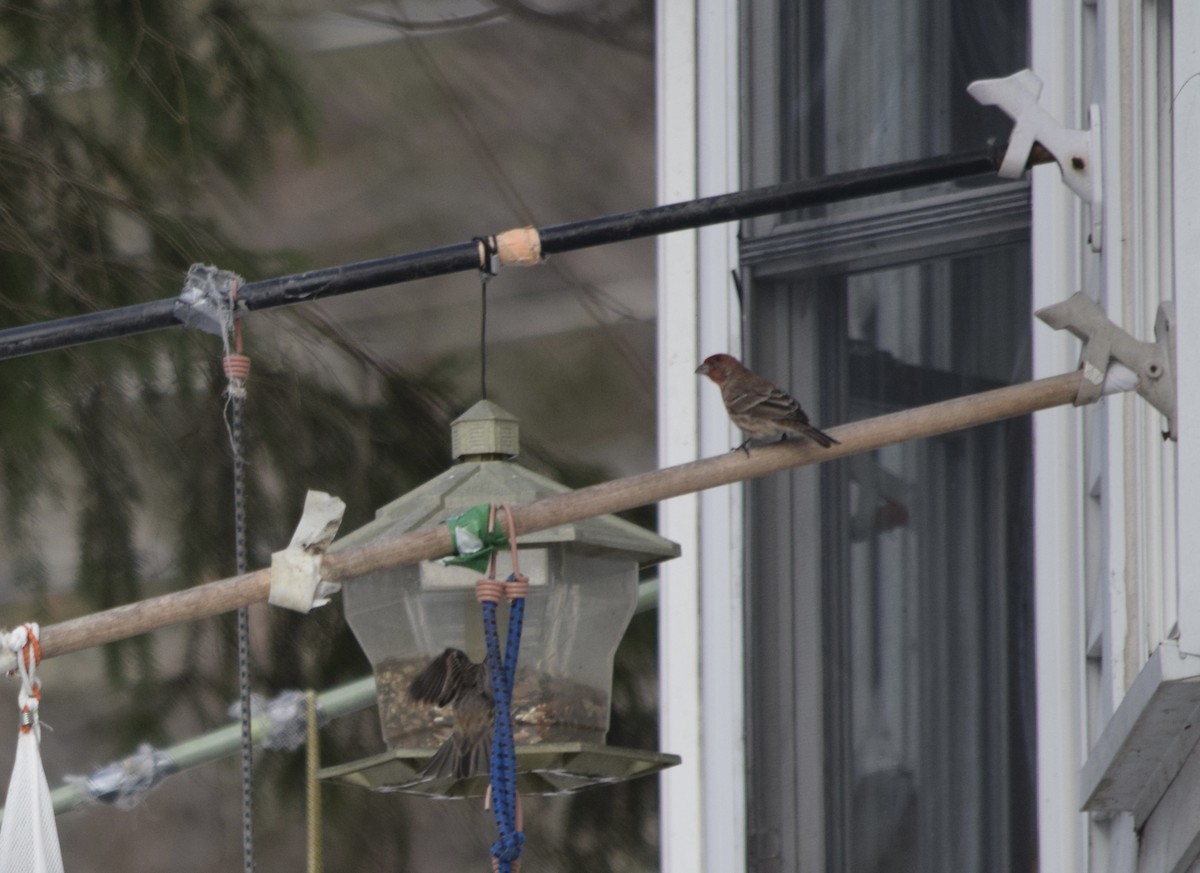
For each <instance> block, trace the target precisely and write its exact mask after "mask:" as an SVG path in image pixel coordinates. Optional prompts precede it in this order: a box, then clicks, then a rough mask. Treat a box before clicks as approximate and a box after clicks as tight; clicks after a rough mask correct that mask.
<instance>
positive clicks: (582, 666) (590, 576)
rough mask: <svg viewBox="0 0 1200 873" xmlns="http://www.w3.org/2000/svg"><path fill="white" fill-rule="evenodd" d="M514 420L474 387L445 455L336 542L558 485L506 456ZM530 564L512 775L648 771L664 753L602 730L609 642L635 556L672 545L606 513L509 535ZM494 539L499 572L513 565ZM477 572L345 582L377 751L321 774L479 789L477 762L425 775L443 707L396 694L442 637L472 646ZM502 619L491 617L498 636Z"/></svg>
mask: <svg viewBox="0 0 1200 873" xmlns="http://www.w3.org/2000/svg"><path fill="white" fill-rule="evenodd" d="M518 449H519V446H518V425H517V420H516V419H515V418H514V417H513V416H512V415H510V414H509V413H507V412H505V411H504V410H502V409H501V408H500V407H498V406H496V405H495V404H494V403H491V402H489V401H486V400H483V401H480V402H479V403H477V404H475V406H473V407H472V408H471V409H469V410H468V411H467V412H466V413H464V414H463V415H462V416H461V417H460V418H458V419H457V420H455V421H454V422H453V423H452V424H451V451H452V455H453V458H454V464H453V465H452V466H451V467H450V468H449V469H448V470H447V471H446V472H444V473H442V474H441V475H440V476H438V477H436V478H434V479H432V480H431V481H429V482H426V483H425V484H424V485H422V486H420V487H418V488H417V489H415V490H413V491H410V492H409V493H408V494H405V495H404V496H402V497H400V498H398V499H396V500H394V501H392V502H391V503H389V504H388V505H387V506H384V507H383V508H382V509H380V510H379V511H378V512H377V513H376V517H375V520H374V521H372V522H371V523H370V524H367V525H366V526H364V527H362V528H360V529H359V530H357V531H355V532H353V533H351V534H349V535H348V536H346V537H345V538H343V539H342V540H341V541H340V542H339V543H337V544H336V545H335V549H336V548H338V547H340V546H343V545H362V544H364V543H368V542H371V541H373V540H376V539H379V538H383V537H393V536H397V535H400V534H404V533H408V532H410V531H414V530H417V529H418V528H424V527H429V526H432V525H437V524H440V523H444V522H445V521H446V520H447V519H449V518H451V517H454V516H458V515H460V514H462V513H463V512H465V511H466V510H468V509H471V508H472V507H475V506H479V505H480V504H500V503H507V504H509V505H511V506H519V505H522V504H526V503H529V502H531V501H534V500H537V499H539V498H542V497H548V496H551V495H555V494H562V493H565V492H567V491H569V490H570V489H568V488H566V487H565V486H563V485H560V484H559V483H557V482H555V481H553V480H552V479H549V478H547V477H545V476H541V475H538V474H537V473H534V472H533V471H531V470H529V469H527V468H525V467H523V466H521V465H520V464H518V463H515V462H514V460H513V459H514V458H515V457H516V456H517V453H518ZM517 543H518V546H519V549H520V564H521V571H522V572H523V573H524V574H525V575H527V576H528V577H529V580H530V588H529V594H528V596H527V598H526V601H525V622H524V631H523V635H522V639H521V652H520V659H519V661H518V667H517V673H516V679H515V683H514V688H513V706H512V716H513V735H514V741H515V743H516V746H517V766H518V773H519V775H518V789H519V790H520V791H521V792H522V793H542V794H547V793H560V792H564V791H573V790H577V789H579V788H583V787H587V786H588V785H592V784H596V783H598V782H612V781H619V780H622V779H627V778H631V777H633V776H638V775H644V774H647V773H652V772H656V771H657V770H660V769H662V768H663V767H666V766H671V765H672V764H675V763H678V762H679V759H678V758H677V757H676V756H673V755H663V754H659V753H657V752H644V751H637V750H628V749H615V748H612V747H608V746H606V745H605V744H604V740H605V734H606V733H607V731H608V724H609V710H610V703H611V696H612V669H613V656H614V654H615V652H616V649H617V644H618V643H619V642H620V640H621V637H622V636H623V635H624V633H625V629H626V627H627V626H628V624H629V621H630V619H631V618H632V617H633V612H634V609H635V607H636V604H637V594H638V570H639V568H641V567H645V566H648V565H651V564H655V563H657V562H659V561H662V560H665V559H667V558H673V557H676V556H678V555H679V546H678V545H676V544H675V543H673V542H671V541H669V540H666V539H663V538H662V537H660V536H658V535H656V534H654V533H651V532H650V531H647V530H645V529H643V528H641V527H638V526H637V525H635V524H632V523H630V522H627V521H624V520H622V519H619V518H616V517H615V516H611V515H607V516H601V517H598V518H591V519H586V520H584V521H579V522H573V523H571V524H564V525H561V526H559V527H555V528H551V529H549V530H543V531H538V532H536V533H532V534H525V535H522V536H520V537H518V539H517ZM510 560H511V559H510V557H509V555H508V553H507V551H506V550H504V551H501V552H500V554H499V555H498V565H497V573H496V574H497V577H498V578H500V579H504V578H506V577H507V575H508V574H509V572H510V571H511V565H510V563H509V562H510ZM480 575H481V574H480V573H479V572H477V571H474V570H471V569H468V568H466V567H462V566H453V565H447V564H444V563H442V562H439V561H423V562H421V563H418V564H410V565H405V566H402V567H398V568H394V569H390V570H386V571H380V572H376V573H372V574H369V575H367V576H363V577H361V578H359V579H356V580H355V581H353V582H351V583H350V584H348V585H346V587H345V588H344V589H343V592H342V602H343V606H344V609H345V614H346V621H347V622H348V623H349V624H350V627H351V629H352V630H353V631H354V634H355V636H356V637H357V638H358V641H359V644H360V645H362V647H363V649H364V651H365V652H366V654H367V657H368V658H369V659H370V661H371V664H372V666H373V668H374V672H375V685H376V689H377V692H378V699H379V718H380V725H381V728H382V732H383V739H384V742H385V743H386V745H387V746H388V751H387V752H385V753H383V754H382V755H378V756H375V757H374V758H370V759H367V760H365V761H359V762H354V763H351V764H346V765H342V766H338V767H331V768H327V769H326V770H324V771H322V773H321V775H322V777H323V778H329V779H336V780H339V781H344V782H350V783H353V784H357V785H362V786H365V787H369V788H372V789H375V790H381V791H406V792H410V793H420V794H433V795H436V796H468V795H479V794H482V793H483V792H484V791H485V790H486V787H487V781H488V780H487V776H486V775H480V776H477V777H471V778H469V779H442V780H436V781H432V782H431V781H430V780H428V779H423V778H422V777H421V775H420V774H421V769H422V767H423V765H424V762H425V761H426V760H428V758H429V757H430V756H431V755H432V754H433V752H434V751H436V750H437V748H438V747H439V746H440V745H441V743H442V742H443V741H444V740H445V739H446V737H447V736H448V735H449V732H450V728H451V726H452V721H453V716H452V714H451V713H450V712H449V711H448V710H447V711H443V710H441V709H440V708H438V707H433V706H428V705H421V704H417V703H414V702H413V701H412V700H410V699H409V697H408V693H407V692H408V687H409V684H410V683H411V681H412V679H413V677H414V676H415V675H416V674H417V673H418V672H420V670H421V669H422V668H424V667H425V665H426V664H428V663H429V662H430V661H431V660H432V659H433V658H434V657H436V656H437V655H439V654H440V653H441V652H442V651H444V650H445V648H446V647H448V646H453V647H456V648H460V649H463V650H464V651H465V652H466V653H467V654H468V655H469V656H470V657H471V658H472V660H474V661H476V662H480V661H482V660H483V659H484V636H483V624H482V620H481V616H480V609H479V605H478V603H477V602H476V599H475V583H476V581H478V579H479V578H480ZM504 631H505V629H504V628H503V627H501V635H502V636H503V633H504Z"/></svg>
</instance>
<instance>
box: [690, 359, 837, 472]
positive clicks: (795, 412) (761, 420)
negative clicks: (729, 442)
mask: <svg viewBox="0 0 1200 873" xmlns="http://www.w3.org/2000/svg"><path fill="white" fill-rule="evenodd" d="M696 372H697V373H699V374H700V375H702V376H707V377H708V378H710V379H712V380H713V381H714V382H716V383H717V386H718V387H719V388H720V389H721V399H722V400H723V401H725V411H726V412H728V413H729V420H730V421H732V422H733V423H734V424H735V425H737V427H739V428H740V429H741V430H742V432H743V433H745V434H746V441H745V442H743V443H742V444H741V445H740V446H734V448H733V451H735V452H736V451H737V450H738V449H741V450H742V451H744V452H745V453H746V455H747V457H749V455H750V449H749V448H747V447H748V446H749V445H750V442H751V441H752V440H754V439H758V438H763V439H768V438H773V437H779V438H780V439H781V440H785V439H787V438H788V435H789V434H792V435H795V436H804V437H808V438H809V439H810V440H812V441H813V442H815V443H817V444H818V445H820V446H822V447H824V448H829V447H830V446H832V445H834V444H836V443H837V442H838V441H837V440H835V439H834V438H833V437H831V436H830V435H829V434H827V433H825V431H823V430H819V429H818V428H816V427H814V426H813V425H812V424H810V423H809V421H808V414H807V413H805V411H804V410H803V409H801V408H800V403H799V402H798V401H797V400H796V398H794V397H792V396H791V395H790V394H788V393H787V392H786V391H784V390H783V389H782V388H780V387H778V386H777V385H775V384H774V383H772V382H771V381H769V380H768V379H766V378H764V377H762V376H760V375H758V374H757V373H755V372H753V371H752V370H748V369H746V368H745V367H743V366H742V363H741V361H739V360H738V359H737V358H735V357H733V356H732V355H710V356H709V357H707V358H705V360H704V363H703V364H701V365H700V366H699V367H697V368H696Z"/></svg>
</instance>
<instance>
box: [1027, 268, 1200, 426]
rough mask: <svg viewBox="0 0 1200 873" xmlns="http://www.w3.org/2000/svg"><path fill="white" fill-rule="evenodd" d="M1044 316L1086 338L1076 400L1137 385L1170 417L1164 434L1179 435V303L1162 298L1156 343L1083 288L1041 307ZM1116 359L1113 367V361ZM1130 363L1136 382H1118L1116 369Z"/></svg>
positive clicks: (1079, 402) (1081, 402)
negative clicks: (1113, 316) (1117, 319)
mask: <svg viewBox="0 0 1200 873" xmlns="http://www.w3.org/2000/svg"><path fill="white" fill-rule="evenodd" d="M1035 314H1036V315H1037V317H1038V318H1040V319H1041V320H1042V321H1044V322H1045V323H1046V324H1048V325H1050V326H1051V327H1052V328H1054V329H1055V330H1069V331H1070V332H1071V333H1073V334H1075V336H1077V337H1079V338H1080V339H1081V340H1083V351H1082V352H1081V353H1080V356H1079V358H1080V367H1081V368H1082V370H1083V378H1082V379H1080V380H1079V393H1078V394H1077V395H1076V396H1075V405H1076V406H1082V405H1084V404H1086V403H1095V402H1096V401H1097V400H1099V399H1100V396H1101V395H1103V394H1107V393H1111V391H1112V390H1127V389H1128V388H1130V387H1136V389H1137V393H1138V394H1140V395H1142V396H1143V397H1144V398H1146V400H1147V401H1148V402H1149V403H1150V405H1151V406H1153V407H1154V408H1155V409H1157V410H1158V411H1159V412H1161V413H1162V414H1163V415H1165V416H1166V418H1167V430H1166V431H1165V432H1164V433H1163V438H1164V439H1166V438H1170V439H1173V440H1178V439H1179V433H1178V431H1177V429H1176V417H1175V413H1176V397H1175V304H1174V303H1170V302H1168V303H1162V304H1160V305H1159V307H1158V317H1157V318H1156V319H1155V320H1154V339H1155V341H1154V342H1152V343H1149V342H1141V341H1139V340H1136V339H1134V338H1133V337H1132V336H1130V335H1129V334H1128V333H1126V332H1125V331H1124V330H1122V329H1121V328H1119V327H1117V326H1116V325H1115V324H1113V323H1112V322H1111V321H1109V319H1108V315H1106V314H1105V312H1104V310H1103V309H1101V308H1100V306H1099V305H1098V304H1097V303H1095V302H1094V301H1093V300H1092V299H1091V298H1090V297H1088V296H1087V295H1086V294H1084V293H1083V292H1082V291H1077V292H1076V293H1074V294H1072V295H1071V296H1070V297H1069V298H1067V299H1066V300H1064V301H1063V302H1061V303H1055V304H1054V305H1053V306H1047V307H1046V308H1045V309H1039V310H1038V311H1037V312H1036V313H1035ZM1113 362H1115V365H1114V366H1113V368H1112V370H1111V371H1110V369H1109V364H1110V363H1113ZM1117 365H1124V367H1127V368H1128V369H1129V371H1131V372H1132V374H1133V378H1134V379H1136V385H1129V384H1125V385H1121V384H1117V385H1113V384H1112V383H1113V382H1114V376H1116V377H1117V380H1119V377H1120V374H1119V373H1114V372H1113V371H1116V370H1118V369H1120V367H1119V366H1117Z"/></svg>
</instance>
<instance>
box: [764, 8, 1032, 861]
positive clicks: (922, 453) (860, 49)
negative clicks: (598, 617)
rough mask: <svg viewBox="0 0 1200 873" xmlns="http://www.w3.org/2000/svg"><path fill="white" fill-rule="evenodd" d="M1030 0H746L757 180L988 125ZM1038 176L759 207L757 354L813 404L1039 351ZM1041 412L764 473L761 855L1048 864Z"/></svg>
mask: <svg viewBox="0 0 1200 873" xmlns="http://www.w3.org/2000/svg"><path fill="white" fill-rule="evenodd" d="M1024 16H1025V7H1024V4H1023V3H1016V2H1000V0H995V2H982V3H969V4H961V3H960V4H955V3H949V2H939V0H926V2H923V3H916V4H906V5H903V6H896V5H895V4H890V5H889V4H869V3H864V2H858V3H851V4H828V5H827V4H823V3H821V2H817V0H809V2H798V3H795V4H784V3H780V4H778V5H776V4H774V3H770V2H751V3H748V4H747V5H746V7H745V15H744V21H745V22H746V26H747V28H748V41H747V45H748V47H749V49H748V50H749V56H748V58H747V63H746V76H745V79H746V81H747V82H748V89H747V93H746V99H747V105H748V106H749V107H750V118H749V127H748V130H747V135H746V137H745V139H744V143H745V148H744V153H745V155H746V157H747V167H746V175H747V177H748V178H747V185H761V184H768V183H770V182H772V181H778V180H780V179H789V178H797V177H806V176H817V175H821V174H825V173H831V172H838V171H842V170H850V169H857V168H861V167H865V166H871V165H878V164H884V163H890V162H894V161H899V160H906V159H910V158H916V157H927V156H934V155H938V154H944V153H948V152H951V151H954V150H962V149H967V148H975V147H978V146H981V145H982V144H983V142H984V140H985V139H986V137H987V136H989V135H1000V134H1002V133H1003V132H1005V131H1006V130H1007V127H1006V125H1005V122H1004V120H1003V119H1002V118H1000V119H997V118H995V117H989V116H988V115H987V114H986V113H984V112H982V111H980V110H978V109H977V108H976V107H974V106H972V105H971V102H970V98H969V97H967V95H966V93H965V88H966V84H967V83H968V82H969V81H970V80H972V79H976V78H982V77H987V76H997V75H1007V74H1008V73H1010V72H1012V71H1013V70H1015V69H1018V68H1020V67H1021V66H1023V65H1024V28H1025V20H1024ZM1028 222H1029V213H1028V194H1027V190H1026V189H1025V188H1024V186H1022V185H1004V184H995V183H992V182H989V183H987V184H983V183H980V182H978V181H974V182H969V183H964V184H959V185H947V186H939V187H938V188H936V189H917V190H912V191H907V192H904V193H902V194H900V195H893V196H889V197H886V198H874V199H873V200H871V201H870V202H861V201H860V202H854V203H847V204H840V205H838V206H836V207H830V208H824V209H814V210H809V211H806V212H805V213H803V214H792V215H787V216H783V217H782V220H777V219H764V220H760V221H756V222H749V223H747V224H746V226H745V227H744V228H743V232H744V238H743V240H742V246H741V258H742V265H743V268H744V272H745V274H746V279H747V281H746V282H745V286H746V288H747V293H746V299H745V304H746V322H745V326H746V344H745V345H746V349H747V353H746V356H747V357H748V358H749V360H750V363H751V364H752V365H753V366H754V367H755V369H758V370H759V371H761V372H763V373H764V374H765V375H767V376H769V377H771V378H773V379H774V380H775V381H777V382H779V383H780V384H784V385H787V386H789V387H790V388H791V389H792V390H793V391H794V392H795V393H796V394H797V396H798V397H800V398H801V400H802V401H803V402H804V404H805V407H806V408H807V409H808V411H809V412H810V414H811V415H812V417H813V418H814V420H815V421H816V423H817V424H818V425H827V424H833V423H836V422H841V421H846V420H852V419H858V418H865V417H870V416H874V415H879V414H882V413H884V412H888V411H892V410H895V409H899V408H905V407H911V406H918V405H924V404H927V403H932V402H935V401H937V400H941V399H946V398H948V397H952V396H958V395H961V394H966V393H971V392H974V391H981V390H986V389H987V388H992V387H998V386H1000V385H1004V384H1010V383H1015V382H1021V381H1025V380H1027V379H1028V378H1029V377H1030V316H1031V313H1030V296H1029V287H1030V267H1029V249H1028ZM1031 457H1032V455H1031V444H1030V425H1029V422H1028V420H1026V419H1020V420H1014V421H1010V422H1006V423H1002V424H997V425H993V426H990V427H985V428H977V429H973V430H970V431H965V432H959V433H955V434H950V435H947V436H944V437H941V438H937V439H929V440H923V441H919V442H914V443H910V444H905V445H901V446H894V447H890V448H888V449H885V450H882V451H879V452H875V453H873V454H871V455H866V456H860V457H857V458H853V459H848V460H846V461H841V462H836V463H834V464H828V465H823V467H822V468H820V469H813V468H810V469H805V470H800V471H796V472H793V473H791V474H788V475H780V476H774V477H770V478H768V479H764V480H761V481H757V482H755V483H753V484H752V485H751V486H750V488H749V491H748V500H747V507H748V509H747V524H748V533H747V543H748V549H747V554H748V566H747V571H746V572H747V576H746V601H745V602H746V640H747V651H746V660H747V682H746V684H747V690H746V695H747V702H746V710H747V731H748V741H747V747H748V765H747V766H748V780H747V797H748V831H749V833H748V849H747V852H748V855H749V868H750V869H751V870H756V871H763V873H770V871H776V870H778V871H785V870H811V871H818V870H820V871H831V873H843V871H844V873H849V871H854V873H862V871H872V870H889V871H905V870H914V871H915V870H921V871H940V870H946V871H950V870H962V869H974V870H1011V869H1030V868H1031V867H1032V866H1033V863H1034V858H1035V855H1036V849H1035V847H1036V825H1035V818H1034V816H1035V812H1034V810H1035V804H1034V802H1033V784H1034V773H1035V743H1034V734H1035V726H1034V710H1033V702H1034V685H1033V682H1034V665H1033V650H1032V640H1033V629H1032V608H1031V604H1032V584H1033V580H1032V520H1031V499H1030V494H1031V488H1032V467H1031Z"/></svg>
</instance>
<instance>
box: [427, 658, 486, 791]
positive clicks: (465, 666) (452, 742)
mask: <svg viewBox="0 0 1200 873" xmlns="http://www.w3.org/2000/svg"><path fill="white" fill-rule="evenodd" d="M408 696H409V698H410V699H411V700H413V701H415V702H417V703H432V704H433V705H434V706H450V707H452V708H453V711H454V732H453V733H451V734H450V736H449V737H448V738H447V739H446V742H444V743H442V745H441V747H440V748H439V749H438V750H437V751H436V752H434V754H433V757H432V758H430V759H429V763H427V764H426V765H425V767H424V769H423V770H422V771H421V776H422V777H423V778H429V779H437V778H442V777H450V778H454V779H469V778H470V777H472V776H480V775H486V774H487V772H488V759H489V757H490V755H491V751H492V724H493V722H494V719H495V705H496V704H495V699H494V698H493V696H492V686H491V683H490V682H489V681H488V669H487V664H476V663H475V662H474V661H472V660H471V658H470V656H468V655H467V653H466V652H464V651H463V650H462V649H455V648H448V649H446V650H445V651H444V652H442V653H441V654H440V655H438V656H437V657H436V658H434V659H433V660H432V661H430V662H429V665H428V666H427V667H426V668H425V669H424V670H422V671H421V672H420V673H418V674H417V676H416V678H414V679H413V681H412V684H410V685H409V686H408Z"/></svg>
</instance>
